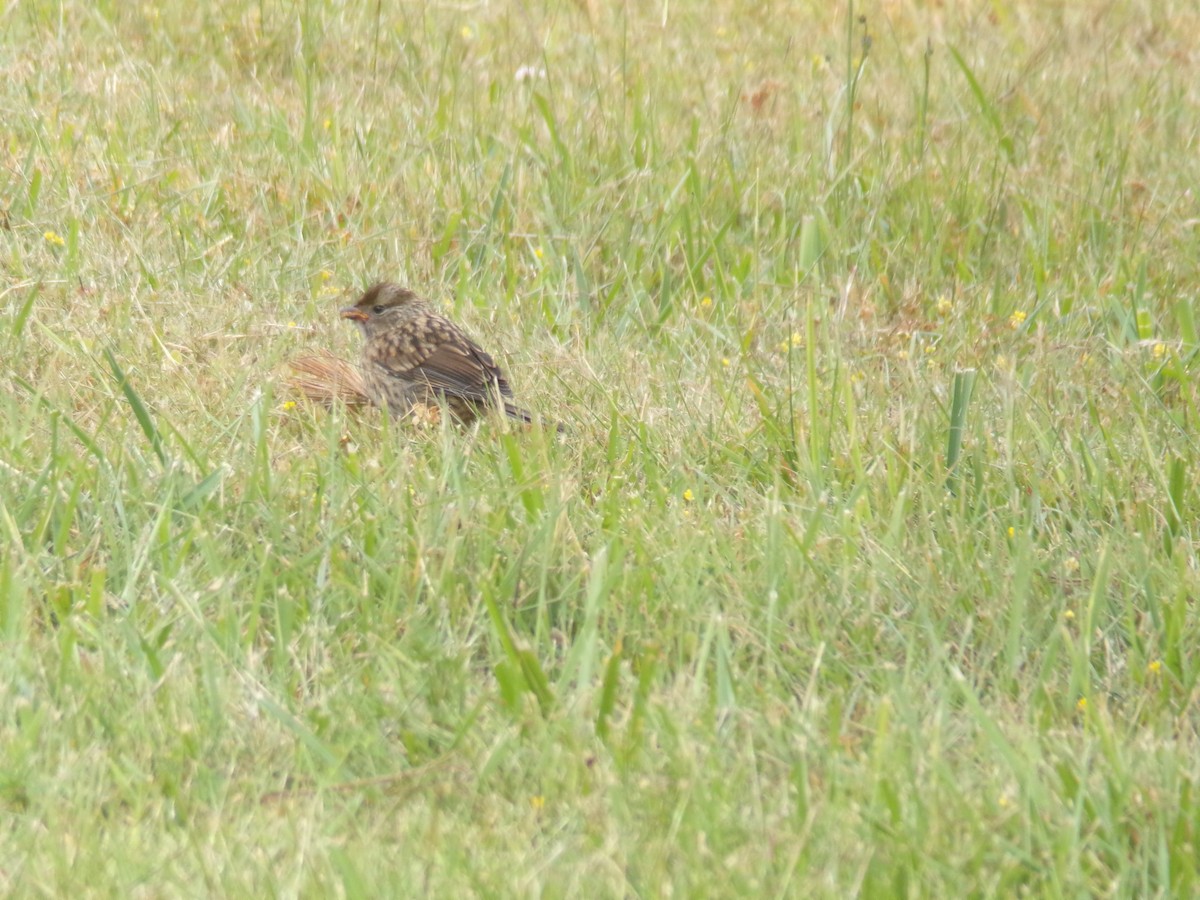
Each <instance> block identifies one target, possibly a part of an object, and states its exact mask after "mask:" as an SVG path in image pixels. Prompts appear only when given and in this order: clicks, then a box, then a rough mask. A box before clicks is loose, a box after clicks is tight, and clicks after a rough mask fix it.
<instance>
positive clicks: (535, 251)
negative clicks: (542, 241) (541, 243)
mask: <svg viewBox="0 0 1200 900" xmlns="http://www.w3.org/2000/svg"><path fill="white" fill-rule="evenodd" d="M533 255H534V256H536V257H537V258H538V259H541V258H542V256H543V255H544V253H543V251H542V248H541V247H534V248H533Z"/></svg>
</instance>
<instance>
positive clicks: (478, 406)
mask: <svg viewBox="0 0 1200 900" xmlns="http://www.w3.org/2000/svg"><path fill="white" fill-rule="evenodd" d="M342 318H344V319H350V320H351V321H353V322H354V323H355V324H356V325H357V326H358V327H359V329H360V330H361V331H362V333H363V338H364V341H363V350H362V374H363V381H364V382H365V384H366V388H367V395H368V396H369V397H370V398H371V401H372V402H373V403H375V404H376V405H377V406H382V407H386V408H387V410H388V411H389V412H390V413H391V414H392V415H396V416H404V415H408V414H409V413H410V412H412V411H413V409H414V408H415V407H417V406H421V405H424V406H429V405H431V404H435V403H436V404H439V405H441V406H444V407H447V408H449V410H450V412H451V413H453V414H454V416H455V418H457V419H459V420H460V421H462V422H472V421H474V420H475V419H476V418H477V417H478V416H479V415H481V414H482V413H483V412H485V411H486V410H487V409H488V408H494V409H503V411H504V414H505V415H506V416H508V417H509V418H511V419H517V420H518V421H521V422H531V421H533V419H532V417H531V416H530V415H529V413H527V412H525V410H523V409H521V408H520V407H517V406H515V405H513V403H512V402H511V401H512V396H513V392H512V388H511V387H510V386H509V384H508V379H506V378H505V377H504V373H503V372H502V371H500V367H499V366H497V365H496V363H495V362H494V361H493V360H492V358H491V357H490V356H489V355H488V354H487V353H485V352H484V351H483V349H482V348H480V346H479V345H478V344H476V343H475V342H474V341H473V340H471V339H470V338H469V337H467V335H466V334H465V333H464V332H463V331H462V329H460V328H459V327H458V326H457V325H455V324H454V323H453V322H451V321H450V320H449V319H447V318H446V317H445V316H443V315H440V314H439V313H437V312H436V311H435V310H434V309H433V307H432V306H431V305H430V304H429V303H428V302H426V301H425V300H423V299H422V298H421V297H419V296H418V295H417V294H415V293H413V292H412V291H410V290H408V289H407V288H403V287H401V286H400V285H398V284H390V283H388V282H381V283H379V284H376V285H374V286H372V287H370V288H368V289H367V291H366V293H364V294H363V295H362V297H360V298H359V300H358V302H357V303H355V304H354V305H353V306H348V307H346V308H345V309H343V310H342Z"/></svg>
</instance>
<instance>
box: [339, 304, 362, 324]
mask: <svg viewBox="0 0 1200 900" xmlns="http://www.w3.org/2000/svg"><path fill="white" fill-rule="evenodd" d="M342 318H343V319H350V320H351V321H354V322H365V321H367V314H366V313H365V312H363V311H362V310H361V309H359V308H358V307H357V306H346V307H343V308H342Z"/></svg>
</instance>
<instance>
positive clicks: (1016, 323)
mask: <svg viewBox="0 0 1200 900" xmlns="http://www.w3.org/2000/svg"><path fill="white" fill-rule="evenodd" d="M1024 321H1025V311H1024V310H1020V309H1018V310H1017V311H1016V312H1015V313H1013V314H1012V315H1011V316H1009V317H1008V327H1009V328H1013V329H1016V328H1020V327H1021V323H1022V322H1024Z"/></svg>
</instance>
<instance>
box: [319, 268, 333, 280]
mask: <svg viewBox="0 0 1200 900" xmlns="http://www.w3.org/2000/svg"><path fill="white" fill-rule="evenodd" d="M320 275H321V280H322V281H328V280H329V279H330V278H332V277H333V273H332V272H330V271H329V270H328V269H322V270H321V272H320Z"/></svg>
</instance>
